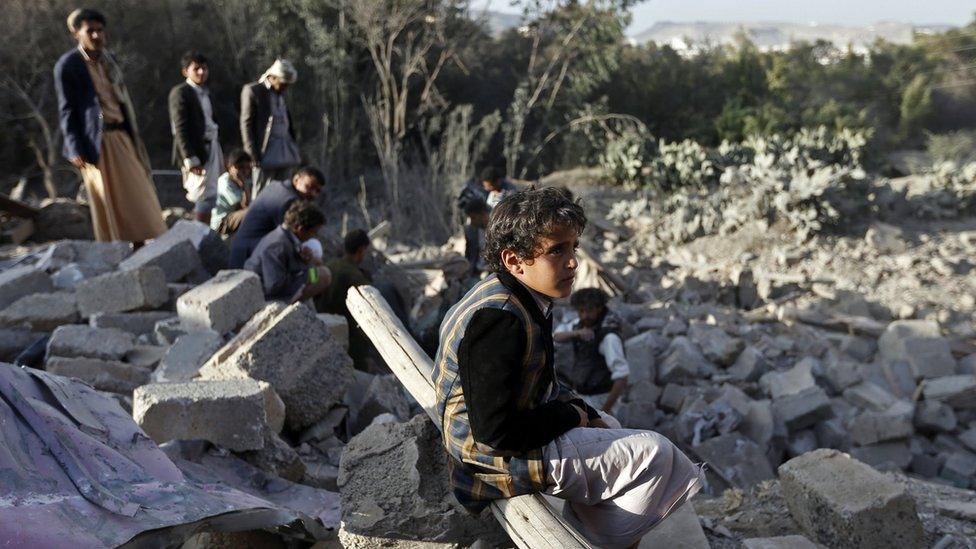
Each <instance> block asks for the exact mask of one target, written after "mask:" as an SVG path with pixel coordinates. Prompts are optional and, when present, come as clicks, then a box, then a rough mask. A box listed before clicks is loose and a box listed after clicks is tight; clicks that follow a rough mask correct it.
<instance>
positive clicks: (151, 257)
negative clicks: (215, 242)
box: [119, 239, 203, 282]
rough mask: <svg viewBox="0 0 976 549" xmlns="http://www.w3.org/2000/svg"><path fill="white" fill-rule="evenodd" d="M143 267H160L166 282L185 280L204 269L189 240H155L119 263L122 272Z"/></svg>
mask: <svg viewBox="0 0 976 549" xmlns="http://www.w3.org/2000/svg"><path fill="white" fill-rule="evenodd" d="M143 267H159V268H160V269H162V270H163V274H164V275H165V276H166V282H176V281H179V280H183V279H184V278H186V276H187V275H189V274H190V273H192V272H194V271H197V270H199V269H202V268H203V265H201V263H200V256H199V255H197V250H196V248H194V247H193V244H191V243H190V241H189V240H175V241H170V240H159V239H156V240H153V241H152V242H150V243H149V244H146V245H145V246H143V247H142V248H139V249H138V250H136V252H135V253H134V254H132V255H130V256H129V257H127V258H126V259H125V260H124V261H122V263H119V270H120V271H133V270H136V269H141V268H143Z"/></svg>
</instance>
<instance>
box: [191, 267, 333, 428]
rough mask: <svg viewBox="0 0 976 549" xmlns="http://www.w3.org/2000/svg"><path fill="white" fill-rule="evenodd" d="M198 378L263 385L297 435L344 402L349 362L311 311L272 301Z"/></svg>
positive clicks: (208, 363) (304, 307)
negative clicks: (273, 395) (256, 381)
mask: <svg viewBox="0 0 976 549" xmlns="http://www.w3.org/2000/svg"><path fill="white" fill-rule="evenodd" d="M224 272H229V271H224ZM217 276H218V277H219V276H220V275H217ZM255 280H256V277H255ZM200 376H201V377H202V378H204V379H224V378H240V377H252V378H254V379H260V380H262V381H267V382H268V383H270V384H271V386H272V387H274V389H275V391H276V392H277V393H278V394H279V395H280V396H281V399H282V400H283V401H284V403H285V406H286V408H287V412H288V417H287V421H288V426H289V428H290V429H292V430H299V431H300V430H303V429H305V428H307V427H309V426H311V425H314V424H315V422H317V421H318V420H320V419H322V418H323V417H324V416H325V415H326V414H327V413H328V411H329V409H331V408H332V407H333V406H334V405H335V404H338V403H341V402H342V397H343V394H344V393H345V391H346V388H347V387H348V386H349V383H350V382H351V380H352V360H351V359H350V358H349V355H348V354H346V351H345V349H343V348H342V347H341V346H340V345H339V344H338V343H337V342H336V341H335V340H333V339H332V335H331V334H330V333H329V330H328V328H326V326H325V324H324V323H322V321H320V320H319V319H318V318H317V317H316V316H315V313H314V312H312V310H311V309H309V308H308V307H306V306H304V305H303V304H301V303H295V304H293V305H290V306H287V307H284V306H283V305H281V304H279V303H271V304H269V305H268V306H267V307H265V308H264V309H263V310H262V311H261V312H260V313H258V314H257V315H255V317H254V318H253V319H251V321H250V322H248V323H247V324H246V325H245V326H244V327H243V328H242V329H241V331H240V332H239V333H238V334H237V336H236V337H234V339H232V340H231V341H230V342H229V343H227V345H225V346H224V347H223V348H222V349H221V350H220V351H218V352H217V354H215V355H214V356H213V357H212V358H211V359H210V361H208V362H207V363H206V364H205V365H204V366H203V368H201V369H200Z"/></svg>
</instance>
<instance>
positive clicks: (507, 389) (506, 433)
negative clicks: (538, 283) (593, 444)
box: [458, 309, 580, 452]
mask: <svg viewBox="0 0 976 549" xmlns="http://www.w3.org/2000/svg"><path fill="white" fill-rule="evenodd" d="M525 339H526V337H525V328H523V327H522V323H521V322H520V321H519V319H518V317H516V316H515V315H514V314H512V313H510V312H507V311H502V310H499V309H482V310H480V311H477V312H476V313H475V314H474V316H473V317H472V318H471V321H470V322H469V323H468V327H467V330H466V331H465V334H464V338H463V339H462V340H461V343H460V345H459V346H458V376H459V377H460V380H461V388H462V390H463V391H464V400H465V403H466V404H467V407H468V421H469V422H470V423H471V434H472V435H473V436H474V439H475V441H477V442H480V443H482V444H486V445H488V446H490V447H492V448H494V449H496V450H502V451H510V452H526V451H528V450H532V449H535V448H541V447H543V446H545V445H546V444H549V443H550V442H552V440H553V439H555V438H556V437H558V436H559V435H561V434H563V433H565V432H566V431H568V430H570V429H572V428H573V427H576V426H578V425H579V422H580V419H579V413H578V412H577V411H576V409H575V408H573V406H572V405H571V404H570V403H568V402H560V401H558V400H553V401H551V402H546V403H545V404H542V405H541V406H538V407H536V408H533V409H531V410H518V408H517V401H518V397H519V389H520V384H521V379H520V377H521V376H520V373H521V369H522V358H523V355H524V353H525V346H526V340H525Z"/></svg>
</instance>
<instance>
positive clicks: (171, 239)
mask: <svg viewBox="0 0 976 549" xmlns="http://www.w3.org/2000/svg"><path fill="white" fill-rule="evenodd" d="M182 240H186V241H189V242H190V243H191V244H193V247H194V248H195V249H196V252H197V255H198V256H199V258H200V261H201V263H202V264H203V267H204V268H205V269H206V270H207V272H209V273H210V274H211V275H215V274H217V273H218V272H219V271H220V270H221V269H226V268H227V259H228V255H229V251H228V249H227V245H226V244H224V241H223V239H221V238H220V235H218V234H217V233H215V232H214V231H212V230H211V229H210V227H209V226H208V225H206V224H205V223H201V222H199V221H195V220H189V219H181V220H179V221H177V222H176V223H175V224H174V225H173V226H172V227H170V229H169V230H168V231H166V232H165V233H163V234H162V235H160V236H159V237H158V238H156V239H155V240H154V241H153V243H156V242H158V243H159V245H160V246H172V245H174V244H175V243H177V242H180V241H182Z"/></svg>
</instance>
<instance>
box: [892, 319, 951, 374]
mask: <svg viewBox="0 0 976 549" xmlns="http://www.w3.org/2000/svg"><path fill="white" fill-rule="evenodd" d="M878 350H879V351H881V357H882V358H884V360H886V361H888V362H895V361H902V362H907V363H908V365H909V366H910V367H911V370H912V373H913V374H914V376H915V379H928V378H932V377H942V376H951V375H952V374H954V373H956V359H955V358H953V357H952V351H951V350H950V349H949V341H948V340H947V339H945V338H944V337H942V335H941V333H940V332H939V326H938V324H936V323H935V322H931V321H927V320H898V321H895V322H892V323H891V324H889V325H888V327H887V328H886V329H885V331H884V333H883V334H881V337H880V338H879V339H878Z"/></svg>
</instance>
